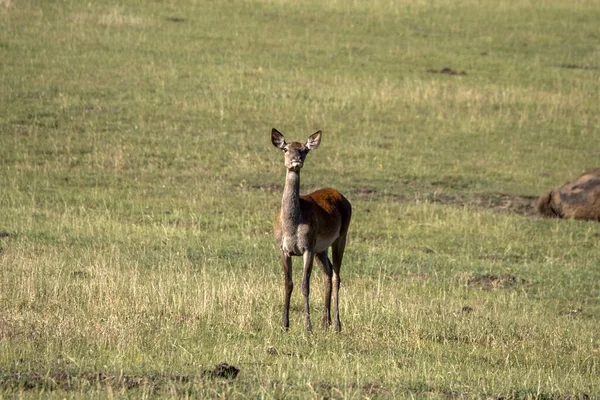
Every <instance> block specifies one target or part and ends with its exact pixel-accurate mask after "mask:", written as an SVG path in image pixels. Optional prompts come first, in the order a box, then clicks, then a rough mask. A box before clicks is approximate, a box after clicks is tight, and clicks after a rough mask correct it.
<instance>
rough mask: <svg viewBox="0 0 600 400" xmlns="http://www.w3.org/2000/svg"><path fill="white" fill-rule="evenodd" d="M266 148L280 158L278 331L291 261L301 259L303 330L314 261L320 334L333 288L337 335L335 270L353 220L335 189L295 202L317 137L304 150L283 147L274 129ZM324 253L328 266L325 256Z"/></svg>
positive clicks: (286, 314)
mask: <svg viewBox="0 0 600 400" xmlns="http://www.w3.org/2000/svg"><path fill="white" fill-rule="evenodd" d="M271 142H272V143H273V146H275V147H277V148H278V149H280V150H281V151H283V153H284V157H285V167H286V170H287V172H286V175H285V185H284V188H283V197H282V199H281V209H280V211H279V214H278V215H277V220H276V221H275V240H276V241H277V244H278V245H279V249H280V256H281V262H282V264H283V275H284V282H285V297H284V308H283V318H282V325H283V329H284V330H288V329H289V327H290V320H289V312H290V297H291V295H292V290H293V288H294V284H293V282H292V256H302V257H303V259H304V275H303V279H302V294H303V295H304V314H305V317H306V330H307V331H308V332H311V331H312V324H311V322H310V308H309V305H308V297H309V294H310V274H311V272H312V266H313V260H314V259H315V258H316V259H317V263H318V264H319V266H320V267H321V269H322V270H323V273H324V276H325V309H324V312H323V321H322V324H323V328H324V329H328V327H329V325H331V292H332V283H333V304H334V324H335V325H334V326H335V330H336V332H340V331H341V330H342V325H341V322H340V312H339V304H338V295H339V290H340V282H341V280H340V269H341V267H342V258H343V256H344V249H345V247H346V235H347V234H348V227H349V226H350V219H351V217H352V206H351V205H350V202H349V201H348V200H347V199H346V198H345V197H344V196H342V194H341V193H340V192H338V191H337V190H335V189H331V188H325V189H320V190H317V191H315V192H312V193H309V194H307V195H304V196H300V169H302V166H303V165H304V159H305V158H306V155H307V154H308V152H309V151H311V150H314V149H316V148H317V147H319V144H320V143H321V131H318V132H316V133H314V134H313V135H311V136H310V137H309V138H308V140H307V142H306V143H305V144H301V143H298V142H292V143H286V141H285V139H284V137H283V135H282V134H281V133H280V132H279V131H277V129H275V128H273V130H272V131H271ZM329 247H331V253H332V258H333V263H332V262H331V260H330V259H329V257H328V256H327V252H328V249H329Z"/></svg>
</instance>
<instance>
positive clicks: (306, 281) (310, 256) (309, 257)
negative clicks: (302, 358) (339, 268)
mask: <svg viewBox="0 0 600 400" xmlns="http://www.w3.org/2000/svg"><path fill="white" fill-rule="evenodd" d="M314 258H315V253H314V252H312V251H307V252H305V253H304V276H303V278H302V294H303V295H304V313H305V315H306V331H307V332H312V324H311V322H310V307H309V306H308V296H309V295H310V274H311V272H312V266H313V260H314Z"/></svg>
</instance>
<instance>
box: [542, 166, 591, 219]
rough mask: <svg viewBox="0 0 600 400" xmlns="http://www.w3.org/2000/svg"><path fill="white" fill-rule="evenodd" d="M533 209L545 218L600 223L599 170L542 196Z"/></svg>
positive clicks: (587, 173)
mask: <svg viewBox="0 0 600 400" xmlns="http://www.w3.org/2000/svg"><path fill="white" fill-rule="evenodd" d="M535 208H536V210H537V212H538V213H539V214H540V215H543V216H545V217H554V218H568V219H587V220H594V221H600V168H594V169H590V170H587V171H586V172H584V173H583V174H582V175H581V176H579V177H578V178H577V179H575V180H573V181H571V182H567V183H565V184H564V185H562V186H561V187H559V188H558V189H553V190H550V191H549V192H546V193H544V194H542V195H541V196H540V197H539V198H538V199H537V201H536V202H535Z"/></svg>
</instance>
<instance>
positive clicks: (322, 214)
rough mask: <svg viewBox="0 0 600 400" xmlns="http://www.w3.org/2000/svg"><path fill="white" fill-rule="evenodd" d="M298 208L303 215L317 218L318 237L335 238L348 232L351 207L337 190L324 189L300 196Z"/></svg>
mask: <svg viewBox="0 0 600 400" xmlns="http://www.w3.org/2000/svg"><path fill="white" fill-rule="evenodd" d="M300 207H301V208H302V211H303V214H304V215H311V214H312V215H315V216H317V218H316V219H317V220H318V226H319V229H318V230H319V234H320V235H326V236H331V235H336V237H337V236H341V235H342V234H346V232H347V231H348V226H349V225H350V219H351V217H352V206H351V205H350V202H349V201H348V199H346V198H345V197H344V196H343V195H342V194H341V193H340V192H338V191H337V190H335V189H332V188H324V189H319V190H316V191H314V192H312V193H309V194H306V195H304V196H300ZM305 211H306V213H305Z"/></svg>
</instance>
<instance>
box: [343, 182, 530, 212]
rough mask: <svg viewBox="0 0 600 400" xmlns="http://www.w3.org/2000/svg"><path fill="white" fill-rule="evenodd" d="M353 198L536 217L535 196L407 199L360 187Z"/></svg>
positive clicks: (429, 196) (448, 196) (427, 196)
mask: <svg viewBox="0 0 600 400" xmlns="http://www.w3.org/2000/svg"><path fill="white" fill-rule="evenodd" d="M349 194H350V195H351V196H352V197H353V198H358V199H363V200H374V199H386V200H391V201H398V202H402V203H409V202H416V203H419V202H429V203H436V204H444V205H449V206H454V207H468V208H478V209H490V210H493V211H496V212H505V213H514V214H518V215H523V216H528V217H529V216H534V215H536V212H535V207H534V203H535V200H536V199H537V197H536V196H520V195H514V194H506V193H474V194H471V195H468V196H467V195H465V196H461V195H449V194H440V193H436V192H434V193H429V194H423V195H416V196H414V197H407V196H402V195H398V194H395V193H386V192H381V191H378V190H376V189H372V188H368V187H361V188H357V189H354V190H353V191H351V192H350V193H349Z"/></svg>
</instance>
